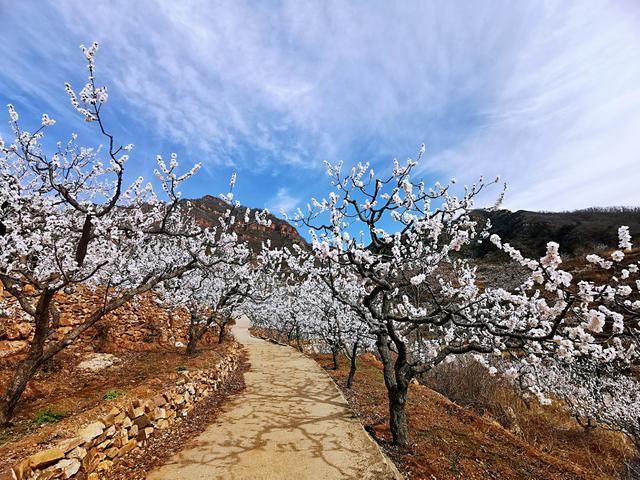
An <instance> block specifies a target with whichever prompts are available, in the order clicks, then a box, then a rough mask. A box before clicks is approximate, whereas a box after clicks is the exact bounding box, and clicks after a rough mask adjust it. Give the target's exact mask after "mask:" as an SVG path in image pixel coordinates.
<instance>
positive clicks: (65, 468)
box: [55, 458, 81, 478]
mask: <svg viewBox="0 0 640 480" xmlns="http://www.w3.org/2000/svg"><path fill="white" fill-rule="evenodd" d="M80 466H81V463H80V460H78V459H76V458H65V459H63V460H60V461H59V462H58V463H56V465H55V467H56V468H58V469H60V470H62V475H63V478H71V477H73V476H74V475H75V474H76V473H78V470H80Z"/></svg>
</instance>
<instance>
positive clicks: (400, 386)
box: [376, 333, 411, 447]
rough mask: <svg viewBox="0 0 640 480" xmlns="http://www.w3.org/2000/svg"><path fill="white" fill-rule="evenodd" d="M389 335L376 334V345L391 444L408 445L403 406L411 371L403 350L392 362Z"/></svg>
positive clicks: (407, 430)
mask: <svg viewBox="0 0 640 480" xmlns="http://www.w3.org/2000/svg"><path fill="white" fill-rule="evenodd" d="M388 342H389V335H387V334H386V333H380V334H378V336H377V338H376V347H377V348H378V352H379V353H380V357H381V359H382V365H383V373H384V383H385V386H386V387H387V398H388V401H389V427H390V429H391V435H392V436H393V444H394V445H397V446H399V447H406V446H408V445H409V427H408V424H407V415H406V412H405V406H406V402H407V391H408V390H409V382H410V381H411V371H410V368H409V365H408V364H407V359H406V354H405V352H404V350H400V351H399V352H398V354H397V357H396V360H395V362H394V360H393V357H392V355H391V351H390V350H389V345H388Z"/></svg>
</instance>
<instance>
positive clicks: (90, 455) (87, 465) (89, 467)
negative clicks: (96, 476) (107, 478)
mask: <svg viewBox="0 0 640 480" xmlns="http://www.w3.org/2000/svg"><path fill="white" fill-rule="evenodd" d="M105 457H106V455H105V454H104V453H102V452H99V451H98V450H97V449H96V448H92V449H91V450H89V451H88V452H87V456H86V457H84V459H83V460H82V467H83V468H84V470H85V472H93V471H94V470H95V468H96V466H97V465H98V464H99V463H100V462H101V461H102V460H104V458H105Z"/></svg>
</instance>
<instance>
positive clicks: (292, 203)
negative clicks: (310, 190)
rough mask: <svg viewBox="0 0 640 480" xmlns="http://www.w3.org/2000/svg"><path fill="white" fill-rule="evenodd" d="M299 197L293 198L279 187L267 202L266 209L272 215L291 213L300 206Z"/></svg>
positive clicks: (283, 188) (287, 191) (286, 190)
mask: <svg viewBox="0 0 640 480" xmlns="http://www.w3.org/2000/svg"><path fill="white" fill-rule="evenodd" d="M301 201H302V199H301V197H299V196H294V195H292V194H291V192H289V190H288V189H287V188H285V187H280V188H279V189H278V192H277V193H276V195H275V196H274V197H273V198H272V199H271V200H270V201H269V202H268V204H267V208H268V209H269V210H270V211H272V212H274V213H278V214H279V213H281V212H285V213H291V212H292V211H293V210H294V209H295V208H297V207H298V205H300V202H301Z"/></svg>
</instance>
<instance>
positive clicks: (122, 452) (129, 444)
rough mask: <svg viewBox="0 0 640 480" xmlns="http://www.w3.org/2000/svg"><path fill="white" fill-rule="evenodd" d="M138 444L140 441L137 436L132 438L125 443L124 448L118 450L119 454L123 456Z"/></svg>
mask: <svg viewBox="0 0 640 480" xmlns="http://www.w3.org/2000/svg"><path fill="white" fill-rule="evenodd" d="M137 446H138V441H137V440H136V439H135V438H132V439H131V440H129V441H128V442H127V443H125V444H124V445H123V446H122V448H121V449H120V450H119V451H118V456H119V457H122V456H123V455H126V454H127V453H129V452H131V451H132V450H133V449H135V448H136V447H137Z"/></svg>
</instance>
